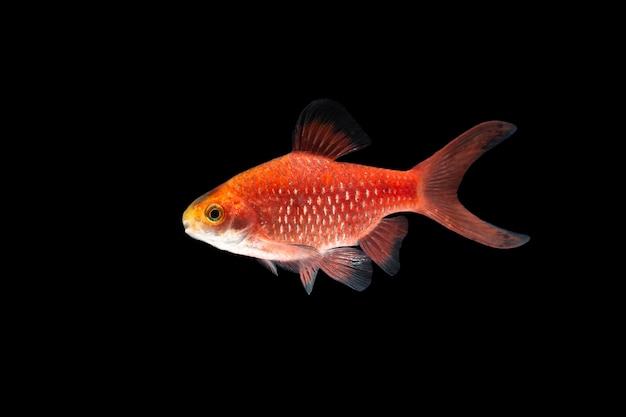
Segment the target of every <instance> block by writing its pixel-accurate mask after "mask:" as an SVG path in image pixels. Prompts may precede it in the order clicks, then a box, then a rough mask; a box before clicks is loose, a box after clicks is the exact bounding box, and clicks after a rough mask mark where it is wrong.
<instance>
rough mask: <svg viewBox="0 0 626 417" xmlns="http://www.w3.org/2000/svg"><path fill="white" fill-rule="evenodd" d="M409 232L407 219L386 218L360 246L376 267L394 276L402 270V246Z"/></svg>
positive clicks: (360, 242)
mask: <svg viewBox="0 0 626 417" xmlns="http://www.w3.org/2000/svg"><path fill="white" fill-rule="evenodd" d="M408 231H409V221H408V220H407V218H406V217H404V216H395V217H386V218H384V219H382V220H381V221H380V223H379V224H378V226H376V228H375V229H374V230H372V231H371V232H370V233H369V234H368V235H367V236H365V237H364V238H363V239H361V240H360V241H359V245H360V246H361V248H362V249H363V250H364V251H365V253H366V254H367V255H368V256H369V257H370V258H372V261H374V263H376V265H378V266H379V267H380V268H381V269H382V270H383V271H385V272H386V273H387V274H389V275H392V276H393V275H395V274H397V273H398V271H399V270H400V246H402V240H403V239H404V237H405V236H406V234H407V233H408Z"/></svg>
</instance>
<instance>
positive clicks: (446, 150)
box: [412, 121, 530, 249]
mask: <svg viewBox="0 0 626 417" xmlns="http://www.w3.org/2000/svg"><path fill="white" fill-rule="evenodd" d="M515 130H516V127H515V126H514V125H512V124H510V123H506V122H501V121H490V122H484V123H481V124H479V125H477V126H474V127H473V128H471V129H469V130H468V131H466V132H465V133H462V134H461V135H460V136H458V137H457V138H456V139H454V140H453V141H452V142H450V143H448V144H447V145H446V146H444V147H443V148H442V149H440V150H439V151H438V152H436V153H435V154H433V155H432V156H431V157H430V158H428V159H426V160H425V161H423V162H421V163H420V164H418V165H416V166H415V167H413V169H412V171H413V172H416V173H417V174H418V175H419V176H420V177H421V181H420V182H419V185H418V187H419V189H418V196H419V199H420V205H419V212H420V213H422V214H424V215H426V216H428V217H430V218H431V219H433V220H435V221H437V222H439V223H440V224H442V225H443V226H445V227H447V228H448V229H450V230H452V231H454V232H456V233H458V234H460V235H462V236H465V237H466V238H468V239H472V240H475V241H476V242H479V243H482V244H483V245H487V246H491V247H494V248H499V249H509V248H515V247H518V246H521V245H523V244H524V243H526V242H528V240H529V239H530V237H529V236H526V235H523V234H519V233H514V232H511V231H508V230H505V229H502V228H499V227H497V226H494V225H492V224H489V223H487V222H485V221H483V220H481V219H479V218H478V217H476V216H475V215H474V214H472V213H470V212H469V210H467V209H466V208H465V207H464V206H463V205H462V204H461V202H460V201H459V199H458V196H457V191H458V188H459V185H460V184H461V180H462V179H463V176H464V175H465V173H466V172H467V170H468V169H469V167H470V165H472V163H473V162H474V161H476V159H478V158H479V157H480V156H481V155H482V154H483V153H485V152H487V151H488V150H489V149H491V148H493V147H494V146H496V145H497V144H498V143H500V142H502V141H503V140H504V139H506V138H508V137H509V136H510V135H511V134H513V132H515Z"/></svg>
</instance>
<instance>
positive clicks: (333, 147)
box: [292, 99, 371, 160]
mask: <svg viewBox="0 0 626 417" xmlns="http://www.w3.org/2000/svg"><path fill="white" fill-rule="evenodd" d="M370 143H371V140H370V138H369V136H368V135H367V134H366V133H365V132H364V131H363V129H361V127H360V126H359V124H358V123H357V122H356V121H355V120H354V119H353V118H352V116H351V115H350V114H349V113H348V111H347V110H346V109H345V107H343V106H342V105H341V104H339V103H337V102H336V101H334V100H330V99H320V100H315V101H313V102H311V103H310V104H309V105H308V106H306V107H305V108H304V110H302V113H300V117H299V118H298V121H297V123H296V128H295V130H294V133H293V140H292V145H293V146H292V150H293V151H302V152H310V153H313V154H316V155H321V156H326V157H328V158H331V159H333V160H334V159H337V158H339V157H341V156H343V155H346V154H349V153H350V152H354V151H356V150H359V149H362V148H364V147H366V146H368V145H369V144H370Z"/></svg>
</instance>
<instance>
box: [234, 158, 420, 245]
mask: <svg viewBox="0 0 626 417" xmlns="http://www.w3.org/2000/svg"><path fill="white" fill-rule="evenodd" d="M298 166H308V169H307V172H306V174H307V175H297V174H298V172H299V171H298V170H297V167H298ZM269 172H271V173H273V176H274V177H273V179H272V180H271V181H267V180H266V179H265V178H266V175H267V173H269ZM234 182H235V183H239V184H245V186H242V187H241V188H239V190H238V192H239V193H241V194H242V196H244V197H243V198H245V199H246V200H247V201H248V202H249V204H250V205H251V206H252V207H254V208H255V210H257V212H258V213H259V221H260V224H261V225H262V227H263V228H264V229H265V230H266V231H267V233H268V236H269V237H271V238H272V239H276V240H279V241H283V242H287V243H296V244H304V245H311V246H313V247H316V248H318V249H325V248H328V247H332V246H353V245H355V244H357V242H358V239H359V238H360V237H362V236H364V235H365V234H367V233H368V232H369V231H370V230H372V229H373V228H374V227H375V225H376V224H377V222H378V221H379V220H380V219H381V218H382V217H385V216H387V215H388V214H390V213H394V212H397V211H405V210H407V209H409V208H410V207H411V206H412V205H414V204H415V201H416V199H417V189H416V187H415V176H414V175H412V174H411V173H409V172H403V171H394V170H389V169H383V168H375V167H368V166H363V165H356V164H350V163H339V162H334V161H332V160H330V159H320V158H316V159H315V160H313V158H311V157H310V156H309V155H307V154H305V153H293V154H289V155H287V156H285V157H281V158H277V159H275V160H273V161H270V162H268V163H267V164H264V165H262V166H260V167H257V168H253V169H251V170H249V171H247V172H244V173H242V174H240V176H238V177H235V180H234ZM268 196H269V197H268Z"/></svg>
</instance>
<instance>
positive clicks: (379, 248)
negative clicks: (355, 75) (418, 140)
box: [182, 99, 529, 294]
mask: <svg viewBox="0 0 626 417" xmlns="http://www.w3.org/2000/svg"><path fill="white" fill-rule="evenodd" d="M515 130H516V127H515V126H514V125H512V124H510V123H507V122H503V121H488V122H484V123H481V124H479V125H477V126H475V127H473V128H471V129H469V130H467V131H466V132H464V133H462V134H461V135H460V136H458V137H457V138H456V139H454V140H452V141H451V142H450V143H448V144H447V145H446V146H444V147H443V148H442V149H441V150H439V151H438V152H436V153H434V154H433V155H432V156H430V157H429V158H427V159H426V160H424V161H422V162H420V163H418V164H417V165H415V166H414V167H413V168H411V169H409V170H393V169H384V168H377V167H373V166H366V165H360V164H355V163H347V162H340V161H337V159H338V158H340V157H341V156H344V155H346V154H348V153H350V152H354V151H356V150H359V149H362V148H364V147H366V146H368V145H369V144H370V143H371V141H370V139H369V137H368V135H367V134H366V133H365V132H364V131H363V130H362V129H361V127H360V126H359V125H358V123H357V122H356V121H355V120H354V119H353V118H352V117H351V116H350V114H349V113H348V112H347V110H346V109H345V108H344V107H343V106H342V105H341V104H339V103H337V102H336V101H333V100H328V99H321V100H316V101H313V102H312V103H310V104H309V105H308V106H306V107H305V108H304V110H303V111H302V113H301V114H300V117H299V118H298V121H297V123H296V128H295V130H294V134H293V138H292V143H293V148H292V151H291V152H290V153H288V154H286V155H284V156H280V157H278V158H275V159H273V160H271V161H268V162H265V163H263V164H260V165H258V166H256V167H253V168H251V169H248V170H246V171H244V172H242V173H240V174H238V175H235V176H234V177H232V178H231V179H230V180H228V181H226V182H225V183H223V184H221V185H219V186H217V187H216V188H214V189H213V190H211V191H209V192H207V193H206V194H204V195H202V196H200V197H198V198H197V199H196V200H195V201H193V202H192V203H191V204H190V205H189V207H188V208H187V209H186V210H185V212H184V213H183V218H182V221H183V225H184V228H185V232H186V233H187V234H188V235H189V236H191V237H192V238H194V239H198V240H201V241H203V242H206V243H208V244H210V245H212V246H214V247H216V248H218V249H221V250H225V251H229V252H232V253H236V254H240V255H245V256H250V257H253V258H256V259H258V260H259V261H260V262H261V263H262V264H263V265H265V266H266V267H267V268H269V270H270V271H272V272H273V273H274V274H278V268H279V267H280V268H283V269H286V270H288V271H293V272H295V273H298V274H299V275H300V280H301V281H302V284H303V286H304V288H305V290H306V292H307V293H309V294H310V293H311V291H312V290H313V285H314V283H315V279H316V277H317V274H318V271H319V270H320V269H321V270H322V271H324V272H325V273H326V275H328V276H329V277H331V278H333V279H335V280H337V281H339V282H341V283H343V284H345V285H347V286H349V287H351V288H353V289H355V290H357V291H361V290H364V289H365V288H367V286H368V285H369V284H370V282H371V276H372V271H373V267H372V262H373V263H375V264H376V265H378V266H379V267H380V268H381V269H382V270H383V271H385V272H386V273H387V274H389V275H395V274H396V273H397V272H398V270H399V269H400V260H399V251H400V246H401V244H402V240H403V239H404V237H405V236H406V234H407V232H408V220H407V218H406V217H405V216H404V215H401V214H397V213H402V212H409V213H419V214H423V215H425V216H428V217H429V218H431V219H433V220H435V221H436V222H439V223H440V224H442V225H443V226H445V227H447V228H448V229H450V230H452V231H454V232H456V233H458V234H460V235H462V236H465V237H466V238H468V239H471V240H474V241H476V242H478V243H481V244H483V245H487V246H491V247H493V248H498V249H508V248H515V247H518V246H520V245H523V244H524V243H526V242H528V240H529V237H528V236H526V235H524V234H519V233H514V232H511V231H508V230H505V229H502V228H500V227H497V226H494V225H492V224H489V223H487V222H485V221H483V220H481V219H480V218H478V217H476V216H475V215H474V214H472V213H470V212H469V211H468V210H467V209H466V208H465V207H464V206H463V205H462V204H461V203H460V201H459V200H458V197H457V190H458V187H459V185H460V183H461V180H462V178H463V176H464V174H465V172H466V171H467V169H468V168H469V167H470V165H471V164H472V163H473V162H474V161H475V160H476V159H477V158H478V157H480V156H481V155H482V154H483V153H485V152H486V151H488V150H489V149H491V148H492V147H494V146H495V145H497V144H498V143H500V142H502V141H503V140H504V139H506V138H508V137H509V136H510V135H511V134H512V133H513V132H515Z"/></svg>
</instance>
